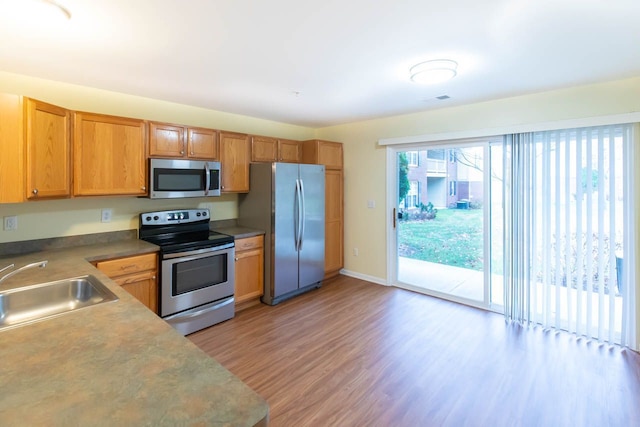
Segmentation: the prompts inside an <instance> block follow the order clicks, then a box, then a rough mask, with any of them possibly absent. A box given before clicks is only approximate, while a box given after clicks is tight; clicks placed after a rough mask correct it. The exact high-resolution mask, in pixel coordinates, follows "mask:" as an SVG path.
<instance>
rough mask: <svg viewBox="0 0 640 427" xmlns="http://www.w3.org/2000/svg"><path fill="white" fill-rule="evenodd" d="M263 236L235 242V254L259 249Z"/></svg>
mask: <svg viewBox="0 0 640 427" xmlns="http://www.w3.org/2000/svg"><path fill="white" fill-rule="evenodd" d="M263 241H264V236H255V237H246V238H244V239H238V240H236V252H240V251H246V250H249V249H255V248H261V247H262V244H263Z"/></svg>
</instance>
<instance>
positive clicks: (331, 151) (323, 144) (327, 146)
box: [302, 139, 342, 169]
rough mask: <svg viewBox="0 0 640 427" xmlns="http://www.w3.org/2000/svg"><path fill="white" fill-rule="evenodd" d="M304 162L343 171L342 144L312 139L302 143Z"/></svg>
mask: <svg viewBox="0 0 640 427" xmlns="http://www.w3.org/2000/svg"><path fill="white" fill-rule="evenodd" d="M302 162H303V163H311V164H319V165H325V166H326V167H327V169H342V144H341V143H339V142H331V141H322V140H319V139H312V140H310V141H304V142H302Z"/></svg>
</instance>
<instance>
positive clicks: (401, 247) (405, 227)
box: [398, 209, 483, 271]
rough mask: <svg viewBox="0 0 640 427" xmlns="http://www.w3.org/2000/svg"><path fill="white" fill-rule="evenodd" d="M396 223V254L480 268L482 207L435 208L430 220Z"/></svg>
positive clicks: (474, 268)
mask: <svg viewBox="0 0 640 427" xmlns="http://www.w3.org/2000/svg"><path fill="white" fill-rule="evenodd" d="M398 224H399V225H398V255H400V256H403V257H407V258H413V259H419V260H422V261H429V262H436V263H439V264H445V265H453V266H456V267H463V268H469V269H472V270H479V271H482V269H483V257H482V244H483V243H482V242H483V232H482V209H439V210H438V214H437V216H436V218H435V219H433V220H425V221H400V222H399V223H398Z"/></svg>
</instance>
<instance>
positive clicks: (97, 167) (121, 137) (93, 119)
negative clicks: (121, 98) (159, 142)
mask: <svg viewBox="0 0 640 427" xmlns="http://www.w3.org/2000/svg"><path fill="white" fill-rule="evenodd" d="M146 132H147V125H146V122H144V121H143V120H138V119H130V118H124V117H114V116H105V115H102V114H92V113H80V112H77V113H75V120H74V141H73V154H74V168H73V177H74V186H73V194H74V195H75V196H105V195H131V196H144V195H146V194H147V187H146V181H147V161H146V158H147V157H146Z"/></svg>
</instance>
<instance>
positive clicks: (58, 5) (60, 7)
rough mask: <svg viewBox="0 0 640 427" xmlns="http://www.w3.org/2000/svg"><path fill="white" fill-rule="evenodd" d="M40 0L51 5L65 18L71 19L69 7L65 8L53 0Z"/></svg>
mask: <svg viewBox="0 0 640 427" xmlns="http://www.w3.org/2000/svg"><path fill="white" fill-rule="evenodd" d="M40 1H41V2H42V3H45V4H47V5H50V6H53V7H54V8H56V9H57V10H59V11H60V12H62V13H63V14H64V16H65V17H66V18H67V19H71V12H69V9H67V8H66V7H64V6H63V5H61V4H60V3H58V2H57V1H54V0H40Z"/></svg>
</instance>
